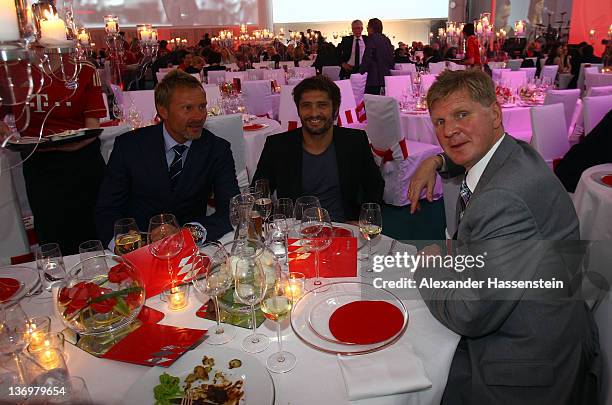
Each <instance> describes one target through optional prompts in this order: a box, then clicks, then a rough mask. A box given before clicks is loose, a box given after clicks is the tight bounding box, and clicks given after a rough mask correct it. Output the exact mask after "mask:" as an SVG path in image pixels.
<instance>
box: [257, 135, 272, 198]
mask: <svg viewBox="0 0 612 405" xmlns="http://www.w3.org/2000/svg"><path fill="white" fill-rule="evenodd" d="M273 139H274V138H271V137H268V138H267V139H266V143H265V144H264V148H263V151H262V152H261V156H260V157H259V161H258V162H257V169H256V170H255V174H254V175H253V181H252V183H251V185H253V186H254V185H255V181H257V180H259V179H268V181H269V182H270V193H274V191H276V187H277V181H276V171H275V170H274V164H273V162H274V155H275V153H274V150H275V147H274V142H273Z"/></svg>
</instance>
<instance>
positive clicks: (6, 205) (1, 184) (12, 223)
mask: <svg viewBox="0 0 612 405" xmlns="http://www.w3.org/2000/svg"><path fill="white" fill-rule="evenodd" d="M9 154H11V155H13V154H14V152H7V153H0V168H2V170H0V223H1V224H2V226H0V264H10V258H11V257H15V256H21V255H23V254H26V253H28V252H29V251H30V244H29V243H28V238H27V237H26V233H25V229H24V226H23V220H22V219H21V207H20V203H19V199H18V198H17V193H16V192H15V185H14V183H13V176H12V175H11V170H5V168H6V167H10V166H12V165H13V164H14V163H15V162H13V161H12V159H11V158H10V156H9ZM14 155H15V156H16V155H17V154H14ZM14 170H21V167H18V168H16V169H14Z"/></svg>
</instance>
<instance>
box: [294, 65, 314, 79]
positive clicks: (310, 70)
mask: <svg viewBox="0 0 612 405" xmlns="http://www.w3.org/2000/svg"><path fill="white" fill-rule="evenodd" d="M293 74H295V75H296V76H297V77H300V76H303V77H300V78H301V79H305V78H307V77H312V76H316V75H317V69H315V68H314V67H312V66H301V65H300V67H296V68H293Z"/></svg>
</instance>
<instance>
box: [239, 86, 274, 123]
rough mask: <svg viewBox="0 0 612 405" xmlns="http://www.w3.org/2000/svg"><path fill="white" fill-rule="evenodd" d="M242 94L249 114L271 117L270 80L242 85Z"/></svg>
mask: <svg viewBox="0 0 612 405" xmlns="http://www.w3.org/2000/svg"><path fill="white" fill-rule="evenodd" d="M242 94H243V96H244V102H245V106H246V108H247V112H248V113H249V114H254V115H260V116H261V115H269V116H271V115H272V112H271V111H270V110H271V105H270V96H271V95H272V87H271V85H270V80H252V81H247V82H244V83H242Z"/></svg>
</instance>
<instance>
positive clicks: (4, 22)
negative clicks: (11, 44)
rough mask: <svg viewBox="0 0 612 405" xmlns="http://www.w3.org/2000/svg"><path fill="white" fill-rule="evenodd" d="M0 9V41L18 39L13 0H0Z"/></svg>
mask: <svg viewBox="0 0 612 405" xmlns="http://www.w3.org/2000/svg"><path fill="white" fill-rule="evenodd" d="M0 10H2V12H0V42H1V41H16V40H18V39H19V38H20V36H19V24H18V23H17V9H16V8H15V1H14V0H0Z"/></svg>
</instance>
